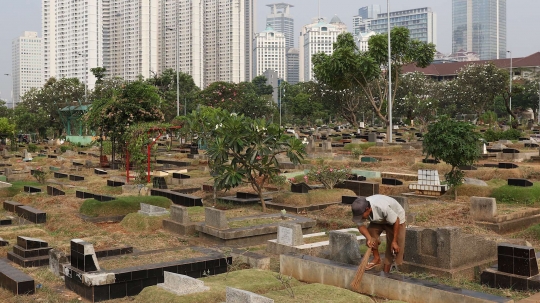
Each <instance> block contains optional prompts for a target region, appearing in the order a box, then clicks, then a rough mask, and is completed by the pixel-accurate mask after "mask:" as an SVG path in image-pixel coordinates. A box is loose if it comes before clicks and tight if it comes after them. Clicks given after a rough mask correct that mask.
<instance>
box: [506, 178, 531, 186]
mask: <svg viewBox="0 0 540 303" xmlns="http://www.w3.org/2000/svg"><path fill="white" fill-rule="evenodd" d="M508 185H510V186H520V187H530V186H533V183H532V182H531V181H529V180H527V179H508Z"/></svg>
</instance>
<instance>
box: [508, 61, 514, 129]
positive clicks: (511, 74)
mask: <svg viewBox="0 0 540 303" xmlns="http://www.w3.org/2000/svg"><path fill="white" fill-rule="evenodd" d="M506 52H507V53H509V54H510V111H512V78H513V75H514V70H513V66H512V52H511V51H506ZM511 120H512V114H510V117H509V119H508V121H511Z"/></svg>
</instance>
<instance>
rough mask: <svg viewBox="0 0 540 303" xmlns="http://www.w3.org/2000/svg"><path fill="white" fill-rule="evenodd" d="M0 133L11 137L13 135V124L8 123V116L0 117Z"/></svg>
mask: <svg viewBox="0 0 540 303" xmlns="http://www.w3.org/2000/svg"><path fill="white" fill-rule="evenodd" d="M0 134H1V135H2V136H7V137H9V138H12V137H13V136H14V135H15V124H13V123H10V122H9V120H8V118H0Z"/></svg>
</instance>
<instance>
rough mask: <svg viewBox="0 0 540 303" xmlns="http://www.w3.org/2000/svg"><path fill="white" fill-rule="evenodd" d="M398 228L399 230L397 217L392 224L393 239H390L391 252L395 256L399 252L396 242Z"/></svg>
mask: <svg viewBox="0 0 540 303" xmlns="http://www.w3.org/2000/svg"><path fill="white" fill-rule="evenodd" d="M399 228H400V222H399V217H398V218H397V219H396V222H394V239H392V251H393V252H394V253H395V254H397V253H398V252H399V249H400V247H399V245H398V242H397V239H398V235H399Z"/></svg>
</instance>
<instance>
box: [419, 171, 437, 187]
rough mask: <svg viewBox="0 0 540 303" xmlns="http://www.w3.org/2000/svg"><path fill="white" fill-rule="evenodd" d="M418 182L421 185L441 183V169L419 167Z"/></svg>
mask: <svg viewBox="0 0 540 303" xmlns="http://www.w3.org/2000/svg"><path fill="white" fill-rule="evenodd" d="M418 184H420V185H441V180H440V179H439V171H438V170H434V169H419V170H418Z"/></svg>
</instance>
